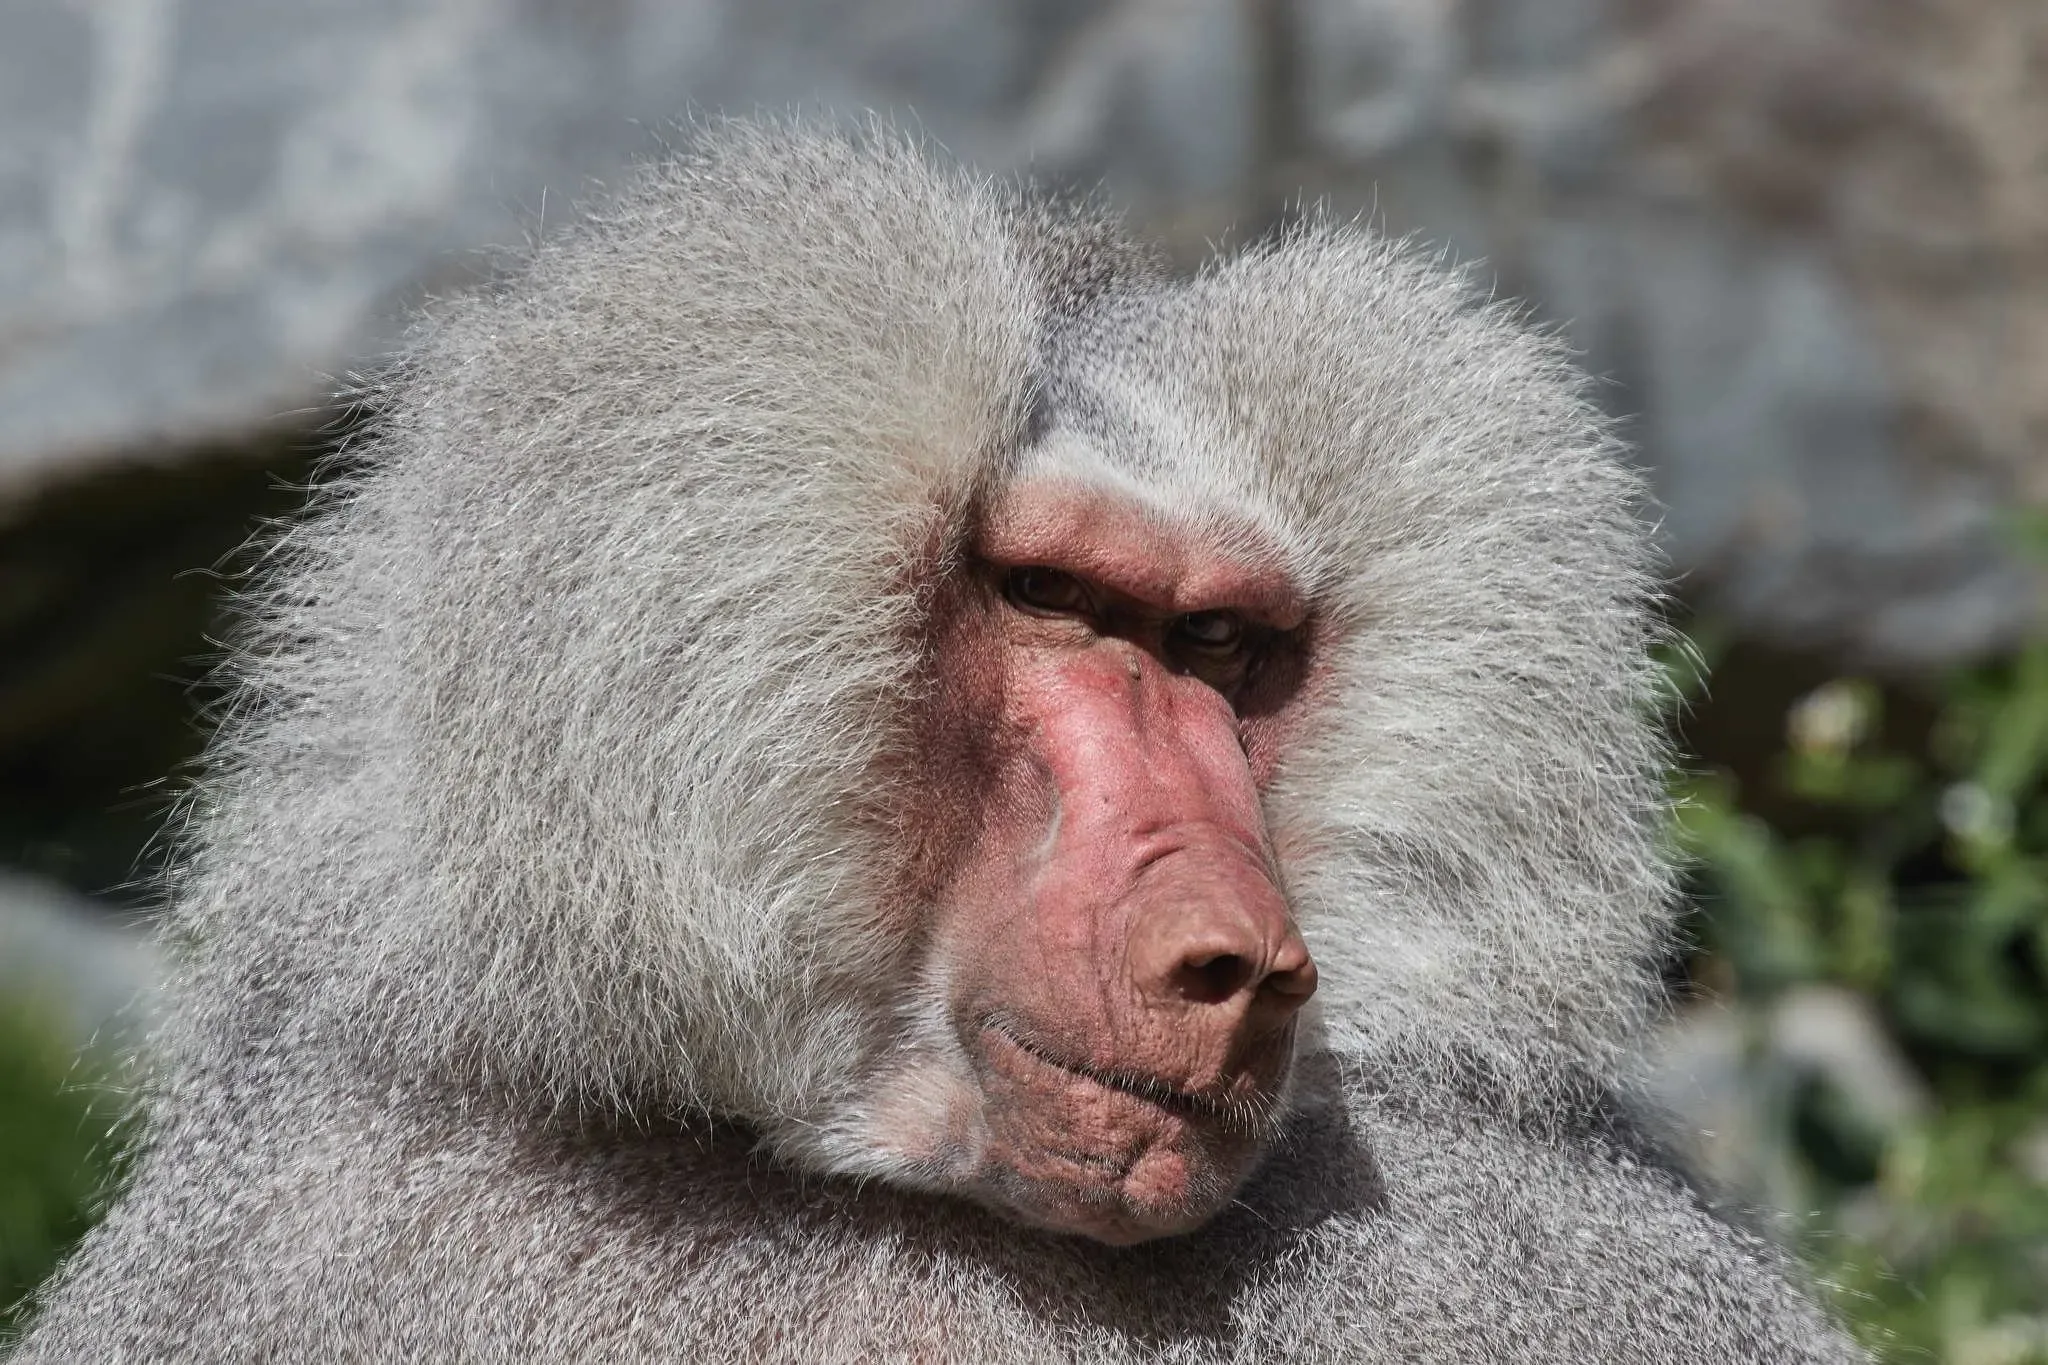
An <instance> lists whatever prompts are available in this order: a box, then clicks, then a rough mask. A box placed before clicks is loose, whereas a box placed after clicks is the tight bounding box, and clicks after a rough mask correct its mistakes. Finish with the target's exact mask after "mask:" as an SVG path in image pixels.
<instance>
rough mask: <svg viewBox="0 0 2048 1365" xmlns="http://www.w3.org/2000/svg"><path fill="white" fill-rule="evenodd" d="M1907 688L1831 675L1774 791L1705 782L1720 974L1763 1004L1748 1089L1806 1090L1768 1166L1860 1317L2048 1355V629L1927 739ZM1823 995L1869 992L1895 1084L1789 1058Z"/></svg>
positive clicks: (1961, 689) (1969, 1355)
mask: <svg viewBox="0 0 2048 1365" xmlns="http://www.w3.org/2000/svg"><path fill="white" fill-rule="evenodd" d="M1885 702H1886V697H1885V695H1884V694H1883V693H1882V692H1881V691H1880V689H1878V688H1877V687H1876V686H1874V685H1872V684H1870V683H1867V682H1864V681H1861V680H1857V679H1848V678H1845V679H1839V680H1836V681H1833V682H1829V683H1826V684H1825V685H1823V686H1821V687H1819V688H1817V689H1815V690H1814V691H1812V692H1810V693H1808V694H1807V695H1806V696H1805V697H1804V698H1802V699H1801V700H1800V701H1798V702H1797V703H1796V704H1795V705H1794V706H1793V707H1792V708H1791V710H1790V711H1789V713H1788V714H1787V716H1786V718H1785V744H1784V751H1783V753H1782V754H1781V755H1780V756H1779V759H1778V761H1777V764H1776V771H1775V772H1774V773H1773V774H1772V775H1771V777H1770V779H1769V780H1768V781H1766V782H1761V783H1753V784H1752V785H1753V786H1755V787H1756V788H1757V790H1755V791H1753V792H1749V791H1743V790H1740V789H1738V786H1737V784H1736V783H1735V781H1734V780H1733V779H1732V778H1730V777H1729V776H1727V775H1726V774H1724V773H1708V774H1705V775H1700V776H1696V777H1694V778H1692V779H1689V780H1687V781H1686V782H1685V784H1684V792H1683V795H1684V797H1685V798H1686V800H1685V802H1684V804H1683V806H1682V808H1681V815H1680V821H1681V826H1682V830H1683V833H1684V836H1685V838H1686V840H1687V842H1688V844H1689V846H1690V847H1691V849H1692V850H1693V851H1694V852H1695V853H1696V855H1697V856H1698V858H1699V867H1698V876H1699V880H1700V883H1701V891H1702V896H1701V904H1702V907H1703V912H1702V914H1701V917H1700V920H1699V924H1698V932H1699V938H1700V941H1701V946H1702V948H1703V952H1704V956H1703V957H1702V959H1701V960H1700V961H1699V962H1698V963H1697V964H1696V971H1697V974H1698V975H1699V976H1700V977H1701V978H1702V979H1703V980H1705V981H1707V982H1708V983H1710V984H1711V985H1713V986H1715V987H1716V988H1717V989H1719V990H1721V991H1722V992H1723V993H1725V994H1726V995H1728V996H1730V997H1731V998H1732V999H1734V1000H1735V1001H1737V1002H1738V1004H1737V1006H1736V1012H1737V1015H1738V1017H1740V1018H1742V1019H1743V1020H1744V1021H1745V1024H1746V1035H1747V1037H1748V1038H1749V1040H1750V1043H1751V1047H1750V1052H1749V1054H1748V1056H1747V1059H1746V1062H1745V1065H1746V1066H1747V1068H1748V1070H1749V1078H1748V1088H1750V1089H1751V1090H1752V1091H1754V1092H1755V1093H1759V1094H1777V1095H1779V1096H1781V1097H1785V1100H1784V1102H1783V1103H1779V1104H1776V1105H1765V1106H1764V1119H1763V1121H1762V1122H1761V1123H1760V1124H1759V1128H1760V1130H1761V1131H1760V1134H1759V1140H1760V1141H1761V1143H1763V1144H1765V1145H1768V1146H1770V1147H1773V1148H1774V1149H1775V1150H1774V1151H1773V1152H1771V1153H1768V1154H1765V1155H1764V1156H1763V1157H1762V1158H1761V1159H1760V1160H1756V1161H1755V1162H1754V1163H1753V1169H1764V1170H1769V1171H1770V1172H1772V1173H1773V1176H1774V1179H1773V1180H1772V1181H1771V1182H1767V1183H1772V1184H1773V1186H1774V1187H1773V1188H1771V1189H1770V1190H1769V1191H1768V1192H1767V1194H1768V1197H1769V1198H1771V1199H1772V1200H1773V1201H1774V1202H1777V1203H1780V1204H1783V1205H1785V1206H1787V1207H1792V1208H1797V1209H1810V1210H1814V1211H1815V1212H1814V1214H1813V1216H1812V1217H1811V1218H1810V1219H1809V1220H1807V1222H1806V1223H1805V1224H1804V1233H1805V1249H1806V1250H1807V1252H1808V1253H1809V1255H1810V1257H1811V1259H1812V1261H1813V1263H1814V1264H1815V1266H1816V1267H1817V1268H1818V1270H1819V1271H1820V1272H1821V1274H1822V1276H1823V1277H1824V1278H1825V1279H1827V1280H1828V1281H1829V1282H1831V1283H1832V1284H1833V1285H1835V1286H1836V1288H1837V1290H1838V1292H1839V1303H1840V1305H1841V1307H1842V1310H1843V1312H1844V1313H1845V1315H1847V1316H1849V1317H1851V1318H1852V1319H1853V1320H1854V1321H1855V1322H1856V1324H1857V1325H1858V1327H1859V1330H1861V1331H1863V1332H1864V1334H1865V1335H1866V1337H1867V1339H1868V1340H1869V1341H1870V1342H1871V1343H1872V1344H1873V1345H1874V1346H1876V1347H1877V1348H1878V1349H1879V1350H1880V1352H1881V1353H1882V1354H1883V1355H1884V1356H1885V1358H1887V1359H1889V1360H1897V1361H1909V1360H1912V1361H1925V1360H1929V1359H1935V1360H1944V1361H1950V1362H1955V1363H1956V1365H1994V1363H1996V1365H2016V1363H2017V1362H2048V645H2037V646H2034V647H2032V648H2030V649H2027V650H2026V651H2024V652H2023V653H2021V654H2020V655H2019V656H2018V657H2016V658H2014V659H2011V660H2009V661H2006V662H2005V663H2003V664H2001V665H1999V666H1996V667H1990V668H1984V669H1980V670H1976V671H1973V672H1970V673H1967V674H1964V675H1962V676H1959V677H1957V678H1955V679H1953V680H1951V681H1950V683H1949V684H1948V685H1947V686H1945V687H1944V688H1943V689H1942V691H1941V693H1940V695H1939V697H1938V698H1936V699H1935V701H1934V712H1935V713H1934V716H1933V719H1932V722H1931V724H1930V725H1928V726H1927V727H1926V729H1925V732H1924V733H1921V734H1917V735H1914V736H1912V737H1911V738H1910V739H1908V740H1906V741H1903V742H1901V741H1899V740H1897V739H1895V738H1892V737H1890V736H1889V735H1888V732H1887V728H1886V726H1885V723H1884V722H1885V715H1884V710H1885ZM1759 807H1768V808H1770V809H1772V810H1773V812H1774V818H1775V819H1776V821H1777V823H1776V825H1775V826H1774V825H1773V824H1769V823H1766V822H1765V820H1764V819H1763V818H1762V816H1760V815H1759V814H1758V808H1759ZM1817 991H1818V992H1825V993H1827V995H1828V998H1832V999H1837V1000H1840V999H1853V1000H1855V1001H1858V1002H1860V1004H1861V1005H1862V1006H1864V1007H1866V1008H1864V1009H1862V1010H1861V1011H1860V1012H1854V1013H1852V1016H1851V1017H1855V1018H1863V1019H1867V1020H1868V1021H1869V1026H1870V1027H1869V1030H1868V1031H1869V1033H1870V1034H1871V1035H1872V1036H1870V1037H1869V1038H1867V1039H1864V1040H1862V1041H1861V1042H1859V1043H1857V1044H1856V1046H1858V1047H1860V1048H1861V1049H1862V1052H1863V1053H1864V1054H1867V1055H1868V1056H1870V1057H1875V1058H1878V1059H1880V1061H1887V1060H1888V1061H1889V1063H1895V1067H1896V1069H1895V1074H1894V1073H1891V1072H1885V1071H1884V1069H1883V1068H1882V1067H1879V1068H1878V1069H1877V1070H1878V1072H1879V1074H1880V1076H1881V1077H1882V1076H1885V1075H1889V1076H1891V1079H1889V1080H1885V1079H1879V1080H1875V1081H1874V1080H1872V1079H1871V1077H1870V1076H1869V1075H1867V1074H1866V1075H1864V1076H1863V1077H1862V1078H1861V1079H1860V1080H1858V1079H1857V1078H1856V1077H1854V1076H1853V1075H1851V1074H1850V1073H1851V1072H1852V1071H1853V1070H1854V1068H1853V1067H1850V1066H1843V1067H1841V1068H1838V1069H1837V1071H1836V1072H1835V1073H1834V1074H1831V1073H1830V1072H1829V1070H1828V1068H1827V1067H1826V1066H1825V1065H1815V1064H1814V1061H1813V1058H1812V1057H1810V1056H1809V1057H1807V1058H1805V1059H1804V1065H1803V1066H1802V1065H1801V1064H1800V1063H1799V1062H1797V1061H1787V1059H1786V1056H1785V1053H1786V1051H1787V1049H1786V1048H1785V1047H1784V1046H1782V1045H1781V1044H1782V1040H1780V1039H1777V1038H1774V1036H1773V1030H1774V1027H1775V1026H1776V1025H1777V1024H1780V1023H1782V1020H1783V1018H1784V1017H1785V1015H1784V1013H1783V1011H1782V1009H1780V1010H1779V1013H1777V1014H1774V1013H1773V1011H1774V1008H1778V1007H1781V1006H1782V1005H1783V1003H1784V1002H1786V1001H1788V1000H1792V999H1794V998H1796V997H1799V996H1800V995H1801V993H1802V992H1805V993H1806V997H1805V998H1807V999H1812V998H1817V995H1816V992H1817ZM1871 1069H1872V1068H1871V1067H1870V1066H1868V1065H1866V1066H1864V1067H1863V1070H1864V1071H1865V1072H1866V1073H1867V1072H1870V1071H1871ZM1859 1091H1860V1093H1859Z"/></svg>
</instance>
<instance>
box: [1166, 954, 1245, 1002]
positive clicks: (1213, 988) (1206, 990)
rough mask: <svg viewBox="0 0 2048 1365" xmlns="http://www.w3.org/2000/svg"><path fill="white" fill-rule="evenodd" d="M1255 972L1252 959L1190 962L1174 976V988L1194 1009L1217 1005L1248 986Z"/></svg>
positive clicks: (1234, 956)
mask: <svg viewBox="0 0 2048 1365" xmlns="http://www.w3.org/2000/svg"><path fill="white" fill-rule="evenodd" d="M1255 972H1256V969H1255V968H1254V967H1253V966H1252V963H1251V959H1249V958H1246V957H1242V956H1240V955H1238V954H1236V953H1217V954H1215V955H1214V956H1211V957H1204V958H1190V959H1189V960H1188V961H1186V962H1184V963H1182V964H1181V967H1180V970H1179V971H1178V972H1176V973H1175V976H1174V986H1175V988H1176V989H1177V990H1178V992H1179V994H1180V996H1181V998H1182V999H1185V1000H1188V1001H1190V1002H1192V1003H1194V1004H1197V1005H1220V1004H1222V1003H1223V1002H1224V1001H1225V1000H1228V999H1230V998H1231V997H1232V996H1234V995H1236V994H1237V993H1238V992H1239V991H1241V990H1243V989H1244V988H1245V987H1246V986H1248V985H1250V984H1251V980H1252V977H1253V975H1254V974H1255Z"/></svg>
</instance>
